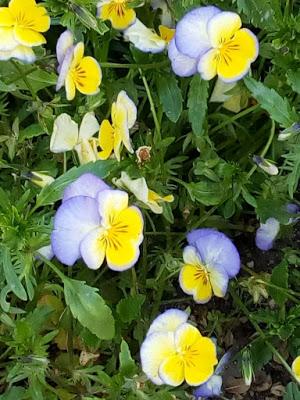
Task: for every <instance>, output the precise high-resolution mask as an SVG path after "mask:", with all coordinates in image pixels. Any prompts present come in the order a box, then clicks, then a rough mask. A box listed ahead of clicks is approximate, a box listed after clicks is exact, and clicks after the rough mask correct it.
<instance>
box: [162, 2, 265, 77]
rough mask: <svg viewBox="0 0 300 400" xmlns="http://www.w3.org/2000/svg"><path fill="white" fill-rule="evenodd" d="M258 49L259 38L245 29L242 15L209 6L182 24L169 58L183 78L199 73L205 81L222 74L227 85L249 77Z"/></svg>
mask: <svg viewBox="0 0 300 400" xmlns="http://www.w3.org/2000/svg"><path fill="white" fill-rule="evenodd" d="M258 48H259V45H258V41H257V38H256V36H255V35H254V34H253V33H252V32H251V31H250V30H249V29H247V28H242V21H241V18H240V17H239V15H238V14H236V13H233V12H228V11H221V10H220V9H219V8H217V7H215V6H206V7H198V8H195V9H193V10H192V11H190V12H188V13H187V14H186V15H185V16H184V17H183V18H182V19H181V20H180V21H179V22H178V24H177V26H176V33H175V37H174V39H173V40H172V41H171V44H170V46H169V58H170V60H171V63H172V68H173V71H174V72H175V73H176V74H177V75H179V76H183V77H184V76H191V75H194V74H195V73H196V72H198V73H199V74H200V75H201V77H202V79H204V80H210V79H212V78H214V77H215V76H216V75H218V76H219V78H221V79H222V80H223V81H224V82H235V81H237V80H239V79H241V78H242V77H243V76H244V75H246V74H247V72H248V71H249V69H250V65H251V63H252V62H254V61H255V60H256V58H257V56H258Z"/></svg>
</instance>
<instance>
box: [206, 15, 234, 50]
mask: <svg viewBox="0 0 300 400" xmlns="http://www.w3.org/2000/svg"><path fill="white" fill-rule="evenodd" d="M241 26H242V21H241V18H240V16H239V15H238V14H236V13H233V12H229V11H228V12H227V11H225V12H220V13H218V14H216V15H215V16H214V17H212V18H211V19H210V20H209V22H208V24H207V33H208V37H209V39H210V43H211V45H212V47H215V48H217V47H220V46H222V45H223V44H224V43H226V42H227V41H229V40H230V39H231V37H232V35H233V34H234V33H235V32H236V31H237V30H239V29H240V27H241Z"/></svg>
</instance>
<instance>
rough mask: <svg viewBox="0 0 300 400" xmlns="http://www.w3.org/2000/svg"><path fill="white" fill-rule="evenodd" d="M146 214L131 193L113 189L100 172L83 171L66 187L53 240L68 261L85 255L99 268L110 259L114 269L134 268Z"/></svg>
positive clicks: (91, 265)
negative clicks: (131, 199)
mask: <svg viewBox="0 0 300 400" xmlns="http://www.w3.org/2000/svg"><path fill="white" fill-rule="evenodd" d="M142 241H143V217H142V214H141V212H140V210H139V209H138V208H137V207H135V206H130V205H129V204H128V194H127V193H126V192H123V191H120V190H113V189H111V188H110V187H109V186H108V185H107V184H106V183H105V182H103V181H102V180H101V179H100V178H98V177H97V176H95V175H93V174H90V173H87V174H83V175H82V176H81V177H80V178H78V179H77V180H76V181H75V182H73V183H71V184H70V185H69V186H68V187H67V188H66V190H65V192H64V196H63V203H62V205H61V206H60V207H59V208H58V210H57V212H56V215H55V218H54V230H53V232H52V235H51V244H52V249H53V252H54V254H55V256H56V257H57V258H58V259H59V260H60V261H61V262H62V263H63V264H66V265H69V266H71V265H73V264H74V263H75V262H76V261H77V260H78V259H80V258H82V259H83V261H84V262H85V264H86V265H87V266H88V268H91V269H98V268H100V266H101V265H102V264H103V262H104V260H106V262H107V265H108V267H109V268H110V269H112V270H114V271H125V270H127V269H129V268H131V267H132V266H133V265H134V264H135V263H136V262H137V260H138V258H139V254H140V252H139V246H140V244H141V243H142Z"/></svg>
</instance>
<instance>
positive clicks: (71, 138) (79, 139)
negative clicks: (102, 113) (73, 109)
mask: <svg viewBox="0 0 300 400" xmlns="http://www.w3.org/2000/svg"><path fill="white" fill-rule="evenodd" d="M98 129H99V123H98V121H97V119H96V117H95V114H94V113H93V112H89V113H86V114H85V115H84V117H83V119H82V122H81V124H80V128H79V129H78V124H77V123H76V122H75V121H73V120H72V118H71V117H70V116H69V115H68V114H65V113H63V114H60V115H59V116H58V117H57V118H56V119H55V121H54V125H53V133H52V136H51V140H50V151H52V153H64V152H66V151H71V150H75V151H76V152H77V154H78V158H79V162H80V164H86V163H88V162H91V161H96V160H97V159H98V156H97V139H96V138H93V135H94V134H95V133H96V132H97V131H98Z"/></svg>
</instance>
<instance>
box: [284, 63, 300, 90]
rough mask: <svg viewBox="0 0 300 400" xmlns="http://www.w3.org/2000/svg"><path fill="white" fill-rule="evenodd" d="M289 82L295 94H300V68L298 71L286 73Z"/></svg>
mask: <svg viewBox="0 0 300 400" xmlns="http://www.w3.org/2000/svg"><path fill="white" fill-rule="evenodd" d="M286 77H287V82H288V84H289V85H290V86H291V87H292V89H293V90H294V92H297V93H298V94H300V68H298V69H297V70H296V71H293V70H289V71H288V72H287V73H286Z"/></svg>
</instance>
